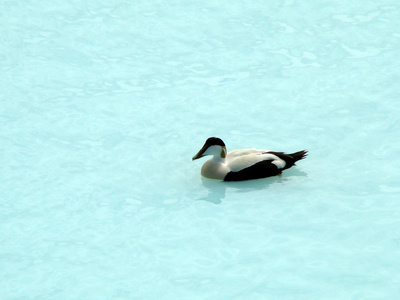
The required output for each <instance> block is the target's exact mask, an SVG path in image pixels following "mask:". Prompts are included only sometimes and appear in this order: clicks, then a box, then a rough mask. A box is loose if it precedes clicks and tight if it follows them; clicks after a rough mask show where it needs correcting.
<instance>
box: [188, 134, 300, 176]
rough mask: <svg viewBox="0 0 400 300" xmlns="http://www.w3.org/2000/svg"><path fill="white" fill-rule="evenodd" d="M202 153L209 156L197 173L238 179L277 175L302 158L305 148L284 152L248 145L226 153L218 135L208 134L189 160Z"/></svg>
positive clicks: (198, 156) (196, 157)
mask: <svg viewBox="0 0 400 300" xmlns="http://www.w3.org/2000/svg"><path fill="white" fill-rule="evenodd" d="M206 155H213V157H212V158H211V159H210V160H208V161H206V162H205V163H204V165H203V167H202V168H201V175H203V176H204V177H206V178H211V179H217V180H224V181H240V180H249V179H258V178H265V177H270V176H275V175H279V174H281V172H282V171H283V170H286V169H289V168H290V167H292V166H293V165H294V164H295V162H296V161H298V160H300V159H303V158H305V157H306V155H307V151H306V150H302V151H298V152H295V153H292V154H285V153H283V152H274V151H267V150H260V149H255V148H251V149H240V150H233V151H230V152H226V147H225V143H224V142H223V141H222V140H221V139H220V138H217V137H210V138H208V139H207V141H206V143H205V144H204V146H203V147H202V148H201V149H200V151H199V152H198V153H197V154H196V155H195V156H193V158H192V160H195V159H198V158H201V157H203V156H206Z"/></svg>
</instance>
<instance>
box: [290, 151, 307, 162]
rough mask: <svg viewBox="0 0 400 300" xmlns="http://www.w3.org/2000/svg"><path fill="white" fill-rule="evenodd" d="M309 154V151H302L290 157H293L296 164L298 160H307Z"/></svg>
mask: <svg viewBox="0 0 400 300" xmlns="http://www.w3.org/2000/svg"><path fill="white" fill-rule="evenodd" d="M307 153H308V151H307V150H302V151H299V152H295V153H292V154H289V155H290V156H291V157H293V159H294V162H296V161H298V160H300V159H303V158H305V157H306V156H307Z"/></svg>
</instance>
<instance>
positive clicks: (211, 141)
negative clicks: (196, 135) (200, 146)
mask: <svg viewBox="0 0 400 300" xmlns="http://www.w3.org/2000/svg"><path fill="white" fill-rule="evenodd" d="M206 145H208V146H225V143H224V142H223V141H222V140H221V139H220V138H217V137H210V138H208V139H207V141H206Z"/></svg>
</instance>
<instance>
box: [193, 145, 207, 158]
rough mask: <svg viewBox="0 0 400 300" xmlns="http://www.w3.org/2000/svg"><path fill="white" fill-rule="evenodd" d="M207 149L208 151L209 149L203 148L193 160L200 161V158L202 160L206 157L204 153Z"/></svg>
mask: <svg viewBox="0 0 400 300" xmlns="http://www.w3.org/2000/svg"><path fill="white" fill-rule="evenodd" d="M206 149H207V147H205V146H203V148H201V149H200V151H199V152H197V154H196V155H195V156H193V157H192V160H195V159H199V158H202V157H203V156H205V155H204V152H205V151H206Z"/></svg>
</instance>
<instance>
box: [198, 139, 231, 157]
mask: <svg viewBox="0 0 400 300" xmlns="http://www.w3.org/2000/svg"><path fill="white" fill-rule="evenodd" d="M206 155H214V156H217V157H222V158H225V157H226V147H225V143H224V142H223V141H222V140H221V139H220V138H217V137H210V138H208V139H207V141H206V142H205V144H204V146H203V147H202V148H201V149H200V151H199V152H198V153H197V154H196V155H195V156H193V158H192V160H195V159H198V158H200V157H203V156H206Z"/></svg>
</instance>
